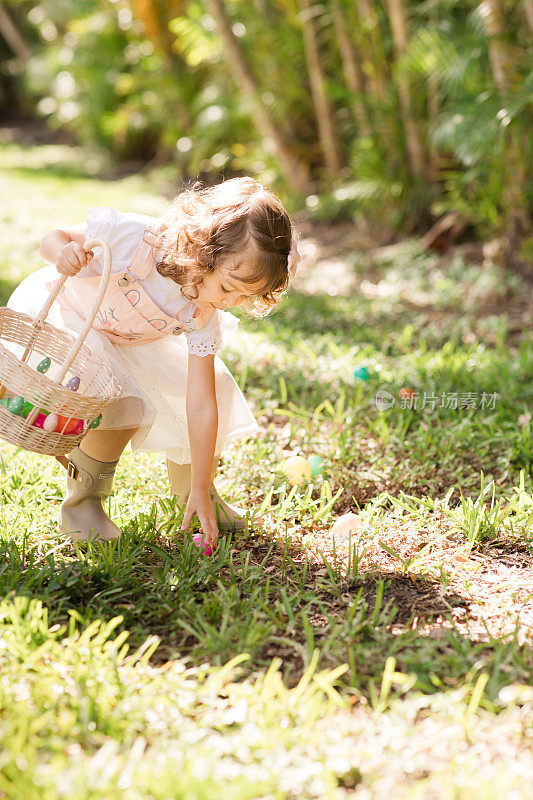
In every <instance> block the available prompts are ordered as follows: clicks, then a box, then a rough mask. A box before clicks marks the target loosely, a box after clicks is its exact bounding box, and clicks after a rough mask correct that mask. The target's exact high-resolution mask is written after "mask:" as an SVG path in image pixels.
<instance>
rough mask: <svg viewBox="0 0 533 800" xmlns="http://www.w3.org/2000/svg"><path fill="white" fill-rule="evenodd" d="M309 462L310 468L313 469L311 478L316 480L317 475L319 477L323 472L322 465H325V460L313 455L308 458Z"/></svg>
mask: <svg viewBox="0 0 533 800" xmlns="http://www.w3.org/2000/svg"><path fill="white" fill-rule="evenodd" d="M307 461H308V463H309V466H310V467H311V477H312V478H314V477H315V475H318V474H319V472H321V471H322V464H323V463H324V459H323V458H320V456H316V455H312V456H308V457H307Z"/></svg>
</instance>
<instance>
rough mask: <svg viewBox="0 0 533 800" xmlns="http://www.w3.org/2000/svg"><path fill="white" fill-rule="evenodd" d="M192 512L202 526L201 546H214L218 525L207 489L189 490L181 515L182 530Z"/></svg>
mask: <svg viewBox="0 0 533 800" xmlns="http://www.w3.org/2000/svg"><path fill="white" fill-rule="evenodd" d="M194 514H196V516H197V517H198V519H199V520H200V525H201V526H202V532H203V539H202V544H203V546H204V547H205V546H206V545H210V546H211V547H214V545H215V544H216V541H217V539H218V526H217V522H216V519H215V514H214V512H213V506H212V504H211V496H210V494H209V491H208V490H207V489H205V490H204V489H193V490H191V493H190V495H189V499H188V500H187V505H186V506H185V513H184V515H183V522H182V525H181V530H182V531H186V530H187V528H188V527H189V525H190V524H191V520H192V518H193V515H194Z"/></svg>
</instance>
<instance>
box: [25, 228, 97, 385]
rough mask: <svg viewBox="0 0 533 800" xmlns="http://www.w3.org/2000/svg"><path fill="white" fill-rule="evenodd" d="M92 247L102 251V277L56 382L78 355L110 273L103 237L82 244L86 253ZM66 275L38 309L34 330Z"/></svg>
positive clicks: (43, 318) (26, 354)
mask: <svg viewBox="0 0 533 800" xmlns="http://www.w3.org/2000/svg"><path fill="white" fill-rule="evenodd" d="M93 247H100V248H101V249H102V252H103V267H102V277H101V278H100V283H99V285H98V291H97V293H96V297H95V299H94V303H93V306H92V308H91V310H90V311H89V313H88V314H87V318H86V320H85V325H84V326H83V328H82V330H81V331H80V334H79V336H78V338H77V339H76V341H75V342H74V344H73V345H72V347H71V348H70V350H69V352H68V353H67V356H66V358H65V361H64V362H63V366H62V367H61V369H60V371H59V373H58V374H57V376H56V381H57V382H58V383H61V381H62V380H63V378H64V377H65V375H66V374H67V372H68V371H69V369H70V367H71V366H72V362H73V361H74V359H75V358H76V356H77V355H78V353H79V351H80V349H81V346H82V344H83V342H84V341H85V338H86V336H87V334H88V333H89V329H90V327H91V325H92V324H93V322H94V319H95V317H96V314H97V313H98V309H99V308H100V303H101V302H102V298H103V296H104V293H105V290H106V289H107V284H108V283H109V276H110V275H111V250H110V249H109V245H108V243H107V242H105V241H104V240H103V239H89V240H88V241H86V242H84V244H83V249H84V250H85V252H86V253H88V252H89V251H90V250H92V249H93ZM68 277H69V276H68V275H61V276H60V277H59V278H58V279H57V281H56V282H55V284H54V285H53V287H52V289H51V291H50V294H49V296H48V299H47V300H46V303H45V304H44V306H43V307H42V309H41V310H40V312H39V314H38V315H37V316H36V317H35V319H34V320H33V326H34V328H35V329H36V332H37V331H38V330H39V328H40V327H41V325H42V323H43V322H44V320H45V319H46V317H47V316H48V312H49V311H50V308H51V307H52V303H53V302H54V300H55V299H56V297H57V296H58V294H59V292H60V291H61V289H62V288H63V284H64V283H65V281H66V280H67V278H68ZM32 346H33V341H31V342H30V343H29V344H28V346H27V347H26V351H25V353H24V355H23V357H22V361H25V360H26V358H27V357H28V354H29V352H30V351H31V348H32Z"/></svg>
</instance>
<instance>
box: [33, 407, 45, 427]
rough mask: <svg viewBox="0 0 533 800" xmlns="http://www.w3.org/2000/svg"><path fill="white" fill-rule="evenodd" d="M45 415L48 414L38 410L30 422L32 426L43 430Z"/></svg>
mask: <svg viewBox="0 0 533 800" xmlns="http://www.w3.org/2000/svg"><path fill="white" fill-rule="evenodd" d="M47 417H48V414H43V413H42V412H41V411H39V413H38V414H37V416H36V417H35V419H34V420H33V422H32V425H33V427H34V428H41V429H43V430H44V423H45V422H46V419H47Z"/></svg>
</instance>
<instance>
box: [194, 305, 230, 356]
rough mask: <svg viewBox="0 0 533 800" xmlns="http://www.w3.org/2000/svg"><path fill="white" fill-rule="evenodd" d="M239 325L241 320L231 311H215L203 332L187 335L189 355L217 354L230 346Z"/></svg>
mask: <svg viewBox="0 0 533 800" xmlns="http://www.w3.org/2000/svg"><path fill="white" fill-rule="evenodd" d="M238 325H239V320H238V319H237V317H235V316H234V315H233V314H231V313H230V312H229V311H220V310H219V309H215V311H214V312H213V314H212V315H211V318H210V319H209V322H208V323H207V325H204V327H203V328H202V329H201V330H199V331H187V332H186V333H185V337H186V339H187V345H188V350H189V353H192V354H193V355H196V356H208V355H211V354H215V353H217V352H218V350H220V348H221V347H224V345H226V344H228V342H229V341H230V339H231V337H232V334H233V333H234V332H235V331H236V330H237V327H238Z"/></svg>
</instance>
